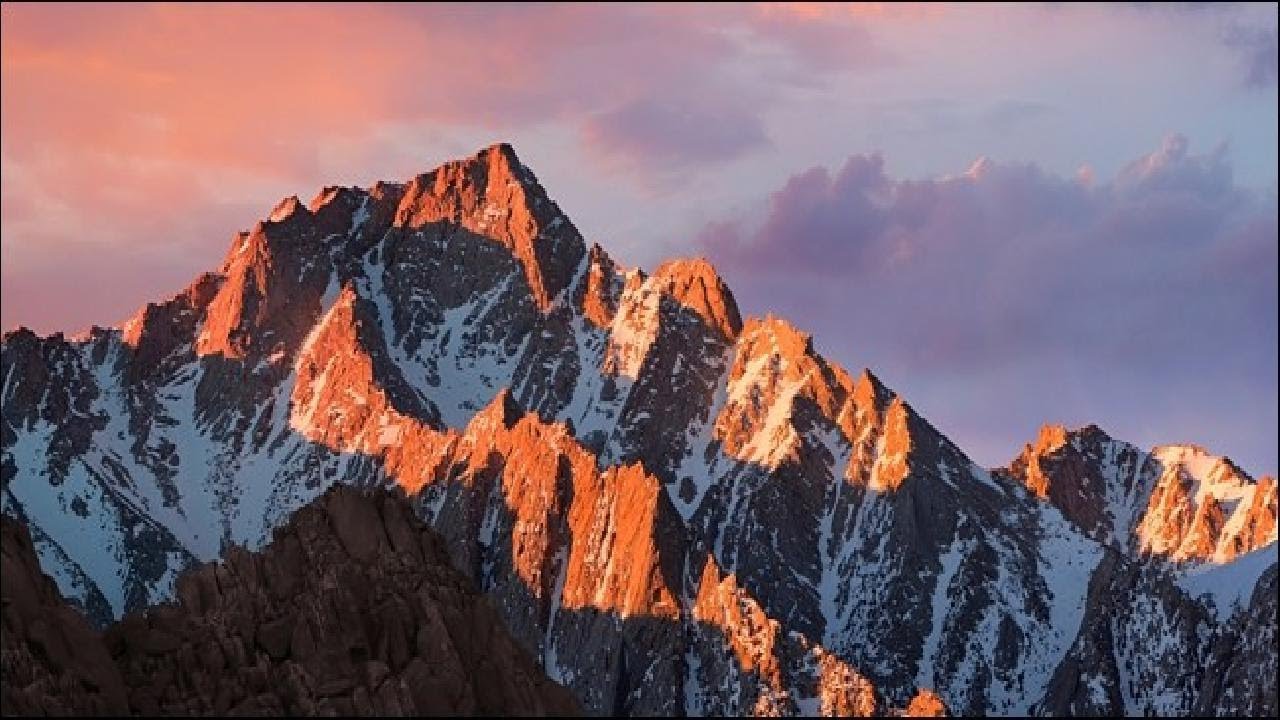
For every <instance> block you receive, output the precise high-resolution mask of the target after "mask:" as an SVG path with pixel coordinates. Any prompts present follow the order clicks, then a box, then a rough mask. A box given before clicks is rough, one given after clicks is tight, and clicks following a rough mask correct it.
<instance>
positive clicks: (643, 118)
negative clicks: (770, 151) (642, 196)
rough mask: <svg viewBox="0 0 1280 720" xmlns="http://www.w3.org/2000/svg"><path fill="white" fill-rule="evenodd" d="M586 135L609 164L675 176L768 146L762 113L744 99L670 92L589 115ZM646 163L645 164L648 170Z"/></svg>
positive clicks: (592, 151)
mask: <svg viewBox="0 0 1280 720" xmlns="http://www.w3.org/2000/svg"><path fill="white" fill-rule="evenodd" d="M583 137H584V140H585V142H586V144H587V146H588V148H590V151H591V153H592V155H594V156H596V157H598V158H601V159H602V160H604V161H605V163H606V164H607V165H611V166H619V165H620V166H622V167H627V168H632V167H633V166H634V165H636V164H642V165H644V166H647V168H648V171H649V172H651V173H653V174H656V175H660V176H661V177H662V178H663V179H669V178H670V177H672V176H673V175H678V172H679V171H681V170H684V169H688V168H705V167H706V166H707V165H708V164H715V163H722V162H727V161H729V160H733V159H735V158H738V157H740V156H742V155H743V154H745V153H747V152H750V151H752V150H756V149H760V148H764V147H768V145H769V138H768V136H767V135H766V133H765V129H764V124H763V122H762V120H761V118H760V116H759V114H758V113H757V112H756V111H755V110H754V109H753V108H751V107H744V106H743V105H742V104H739V103H733V102H728V103H719V104H717V103H710V102H707V101H706V99H705V97H704V98H697V97H695V98H689V99H684V100H681V99H678V98H675V97H671V96H670V95H658V96H655V97H652V98H646V99H640V100H633V101H631V102H628V103H625V104H623V105H621V106H619V107H617V108H614V109H611V110H608V111H605V112H601V113H597V114H595V115H592V116H590V117H588V118H587V120H586V123H585V125H584V128H583ZM645 169H646V168H641V171H642V172H644V171H645Z"/></svg>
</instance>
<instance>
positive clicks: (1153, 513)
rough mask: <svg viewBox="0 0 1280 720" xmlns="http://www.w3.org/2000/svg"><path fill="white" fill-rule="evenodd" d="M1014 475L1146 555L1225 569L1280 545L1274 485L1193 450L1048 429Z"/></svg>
mask: <svg viewBox="0 0 1280 720" xmlns="http://www.w3.org/2000/svg"><path fill="white" fill-rule="evenodd" d="M1005 473H1006V474H1007V476H1009V477H1011V478H1013V479H1015V480H1016V481H1018V482H1020V483H1022V484H1023V485H1025V486H1026V487H1027V489H1028V490H1030V491H1031V492H1033V493H1034V494H1035V495H1037V496H1038V497H1041V498H1043V499H1045V500H1046V501H1047V502H1049V503H1051V504H1053V505H1055V506H1057V507H1058V508H1059V509H1060V510H1062V512H1063V514H1064V515H1066V516H1067V517H1068V518H1070V519H1071V520H1072V521H1074V522H1075V523H1076V524H1077V525H1079V526H1080V527H1081V528H1083V529H1084V530H1085V531H1086V532H1089V533H1090V534H1091V535H1092V536H1093V537H1095V538H1096V539H1098V540H1100V541H1102V542H1105V543H1108V544H1110V545H1112V546H1114V547H1116V548H1117V549H1119V550H1121V551H1122V552H1125V553H1127V554H1130V555H1132V556H1134V557H1137V558H1147V559H1150V560H1153V561H1164V562H1167V563H1170V564H1172V565H1174V566H1180V567H1190V566H1196V565H1203V564H1206V563H1209V564H1222V563H1229V562H1231V561H1232V560H1235V559H1236V558H1238V557H1239V556H1241V555H1245V554H1248V553H1251V552H1254V551H1257V550H1259V549H1261V548H1265V547H1268V546H1270V545H1272V544H1273V543H1275V541H1276V481H1275V478H1274V477H1271V476H1265V477H1263V478H1262V479H1261V480H1256V481H1255V480H1254V479H1253V478H1251V477H1250V476H1249V475H1248V474H1246V473H1245V472H1244V471H1243V470H1241V469H1240V468H1238V467H1236V466H1235V464H1233V463H1232V462H1231V461H1230V460H1229V459H1227V458H1223V457H1218V456H1215V455H1212V454H1210V453H1209V452H1208V451H1206V450H1204V449H1203V448H1200V447H1197V446H1194V445H1164V446H1161V447H1157V448H1155V449H1154V450H1151V451H1149V452H1148V451H1143V450H1140V449H1138V448H1136V447H1134V446H1133V445H1130V444H1129V443H1126V442H1123V441H1120V440H1116V439H1114V438H1112V437H1110V436H1108V435H1107V434H1106V433H1105V432H1103V431H1102V430H1100V429H1098V428H1097V427H1096V426H1093V425H1090V426H1088V427H1085V428H1082V429H1080V430H1074V431H1072V430H1067V429H1066V428H1063V427H1061V426H1049V425H1046V426H1045V427H1044V428H1043V429H1042V430H1041V431H1040V436H1039V437H1038V438H1037V439H1036V442H1035V443H1034V444H1028V445H1027V446H1026V448H1025V449H1024V450H1023V452H1022V454H1021V455H1019V456H1018V458H1016V459H1015V460H1014V461H1013V463H1012V464H1011V465H1010V466H1009V468H1008V470H1007V471H1005Z"/></svg>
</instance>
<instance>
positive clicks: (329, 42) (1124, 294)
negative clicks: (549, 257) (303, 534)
mask: <svg viewBox="0 0 1280 720" xmlns="http://www.w3.org/2000/svg"><path fill="white" fill-rule="evenodd" d="M1276 28H1277V17H1276V6H1275V5H1274V4H1262V5H1222V4H1201V5H1146V4H1135V5H1105V6H1103V5H1085V6H1076V5H1061V4H1057V5H1016V6H1014V5H980V6H960V5H956V6H950V5H923V6H915V5H893V4H883V5H882V4H854V5H812V4H805V3H787V4H764V5H723V4H716V5H702V6H692V5H680V6H661V7H659V6H643V5H629V6H614V5H594V6H592V5H571V6H570V5H544V6H528V5H523V4H521V5H500V6H485V7H472V6H447V5H429V6H409V7H405V6H400V5H358V6H357V5H349V6H347V5H340V4H333V5H330V4H325V5H319V4H317V5H278V6H277V5H255V6H244V5H217V6H212V5H205V6H177V5H128V6H116V7H103V6H99V5H92V6H90V5H14V4H5V5H4V6H3V7H2V8H0V178H2V180H3V182H0V326H3V328H5V329H6V330H7V329H12V328H13V327H15V326H18V325H26V326H29V327H32V328H34V329H36V330H38V331H40V332H51V331H65V332H69V333H70V332H75V331H78V330H81V329H84V328H86V327H88V326H89V325H91V324H98V325H113V324H118V323H119V322H121V321H123V320H124V319H125V318H126V317H128V316H129V315H131V314H132V313H133V312H134V311H135V310H136V309H137V308H138V307H140V306H141V305H143V304H144V303H145V302H147V301H149V300H152V301H153V300H158V299H161V298H164V297H167V296H169V295H171V294H173V293H174V292H176V291H177V290H179V289H180V288H182V287H184V286H185V285H186V284H187V283H188V282H189V281H190V280H191V279H192V278H193V277H194V276H195V275H196V274H198V273H199V272H201V271H204V270H209V269H213V268H214V267H216V266H217V264H218V263H219V262H220V260H221V258H222V256H223V254H224V253H225V251H226V248H227V246H228V244H229V242H230V239H231V237H232V234H233V233H234V232H236V231H238V230H242V229H246V228H248V227H250V226H252V224H253V222H254V221H255V220H257V219H259V218H261V217H264V216H265V215H266V214H267V213H268V212H269V211H270V208H271V207H272V206H273V205H274V204H275V202H276V201H277V200H278V199H279V198H281V197H285V196H287V195H291V194H297V195H299V196H300V197H303V198H304V199H305V198H309V197H311V196H312V195H314V193H315V191H316V190H317V189H319V188H320V187H322V186H324V185H330V184H356V185H369V184H371V183H372V182H373V181H375V180H378V179H389V180H397V179H406V178H409V177H411V176H413V175H414V174H416V173H419V172H423V171H426V170H428V169H430V168H432V167H435V166H436V165H438V164H439V163H441V162H443V161H445V160H448V159H451V158H455V157H460V156H464V155H468V154H471V153H473V152H475V151H476V150H477V149H479V148H481V147H483V146H486V145H489V144H491V143H493V142H498V141H507V142H511V143H512V144H513V145H514V146H515V148H516V151H517V153H518V154H519V156H520V157H521V159H522V161H523V162H524V163H525V164H526V165H528V166H529V167H530V168H532V169H533V170H534V172H535V173H536V174H537V175H538V177H539V179H540V180H541V181H542V183H543V185H544V186H545V187H547V188H548V190H549V192H550V193H551V195H552V196H553V197H554V198H555V199H556V200H557V201H558V202H559V204H560V206H561V207H562V208H563V209H564V210H565V211H566V212H567V213H568V214H569V215H570V217H572V218H573V220H574V221H575V224H577V226H578V227H579V229H580V230H581V231H582V233H583V235H584V236H585V237H587V239H588V240H590V241H595V242H599V243H600V244H601V245H603V246H604V247H605V248H606V249H607V250H609V252H610V253H611V254H612V255H613V256H614V257H615V258H618V259H619V260H621V261H622V262H624V263H626V264H629V265H640V266H642V267H647V268H652V267H654V266H655V265H656V264H657V263H659V262H660V261H662V260H663V259H665V258H669V257H673V256H693V255H701V256H705V257H707V258H709V259H710V260H712V261H713V262H714V263H715V264H716V265H717V267H718V268H719V269H720V271H721V273H722V275H723V276H724V277H725V279H726V281H727V282H728V284H729V285H730V286H731V287H732V288H733V289H734V291H735V293H736V295H737V297H738V300H739V304H740V305H741V307H742V310H743V312H744V314H748V315H751V314H754V315H762V314H764V313H766V312H769V311H773V312H776V313H778V314H781V315H783V316H785V317H788V318H789V319H791V320H792V321H793V322H794V323H795V324H796V325H798V326H799V327H801V328H803V329H805V330H808V331H810V332H812V334H813V336H814V341H815V344H816V345H817V347H818V349H819V350H821V351H823V352H824V353H826V354H827V355H828V356H829V357H831V358H832V359H833V360H835V361H837V362H839V363H841V364H842V365H844V366H846V367H848V368H852V369H854V370H855V371H856V369H859V368H862V367H870V368H871V369H872V370H873V371H875V372H876V373H877V375H879V376H880V377H881V378H882V379H883V380H884V381H885V382H886V383H887V384H888V385H890V386H891V387H893V388H894V389H895V390H897V391H898V392H900V393H901V394H902V395H903V396H904V397H905V398H906V399H907V400H908V402H910V403H911V404H912V405H913V406H914V407H915V408H917V410H919V411H920V412H921V413H922V414H923V415H924V416H925V417H927V418H929V419H930V420H931V422H933V423H934V424H935V425H936V426H937V427H938V428H939V429H941V430H942V431H943V432H945V433H946V434H948V435H949V436H950V437H951V438H952V439H953V440H955V441H956V442H957V443H958V444H959V445H960V446H961V447H962V448H964V449H965V450H966V451H967V452H969V453H970V454H971V456H972V457H973V458H974V459H975V460H976V461H978V462H979V463H982V464H985V465H1002V464H1005V463H1007V462H1008V461H1009V460H1010V459H1011V458H1012V457H1013V456H1014V455H1015V454H1016V453H1017V452H1018V451H1019V450H1020V449H1021V447H1022V444H1023V443H1025V442H1027V441H1030V440H1031V439H1033V438H1034V436H1035V434H1036V430H1037V428H1038V427H1039V426H1040V424H1042V423H1046V422H1052V423H1062V424H1066V425H1068V426H1072V427H1074V426H1080V425H1084V424H1087V423H1096V424H1098V425H1099V426H1101V427H1103V428H1104V429H1105V430H1107V431H1108V432H1110V433H1112V434H1113V435H1115V436H1117V437H1119V438H1122V439H1125V440H1128V441H1130V442H1133V443H1136V444H1138V445H1142V446H1152V445H1155V444H1160V443H1173V442H1195V443H1198V444H1201V445H1204V446H1206V447H1207V448H1209V449H1210V450H1212V451H1214V452H1216V453H1222V454H1226V455H1228V456H1230V457H1231V458H1232V459H1234V460H1235V461H1236V462H1237V463H1239V464H1240V465H1241V466H1242V467H1243V468H1244V469H1245V470H1246V471H1249V472H1251V473H1254V474H1255V475H1258V474H1264V473H1272V474H1274V473H1275V472H1276V470H1277V440H1276V437H1277V380H1276V378H1277V303H1278V301H1277V249H1276V248H1277V210H1276V208H1277V160H1276V158H1277V135H1276V129H1275V128H1276V123H1277V79H1276V78H1277V61H1276V57H1277V30H1276Z"/></svg>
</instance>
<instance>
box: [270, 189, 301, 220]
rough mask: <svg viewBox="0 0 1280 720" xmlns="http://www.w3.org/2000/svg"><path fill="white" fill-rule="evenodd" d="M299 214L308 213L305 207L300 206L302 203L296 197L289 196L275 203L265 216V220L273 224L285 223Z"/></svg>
mask: <svg viewBox="0 0 1280 720" xmlns="http://www.w3.org/2000/svg"><path fill="white" fill-rule="evenodd" d="M299 212H302V213H309V211H308V210H307V208H306V206H305V205H303V204H302V201H301V200H299V199H298V196H297V195H290V196H289V197H286V198H284V199H283V200H281V201H280V202H278V203H276V206H275V207H274V208H272V209H271V214H270V215H269V216H267V219H268V220H269V221H270V222H273V223H280V222H285V221H286V220H289V219H290V218H292V217H293V216H294V215H296V214H297V213H299Z"/></svg>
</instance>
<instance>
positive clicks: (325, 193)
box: [307, 185, 362, 215]
mask: <svg viewBox="0 0 1280 720" xmlns="http://www.w3.org/2000/svg"><path fill="white" fill-rule="evenodd" d="M361 193H362V191H361V190H360V189H359V188H354V187H345V186H342V185H326V186H324V187H323V188H321V189H320V192H318V193H316V196H315V197H313V198H311V202H309V203H307V209H308V210H310V211H311V213H312V214H313V215H314V214H316V213H318V212H319V211H320V210H322V209H323V208H325V207H328V206H329V205H330V204H332V203H333V202H334V201H335V200H339V199H346V198H353V199H354V198H355V197H357V196H359V195H360V194H361Z"/></svg>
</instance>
